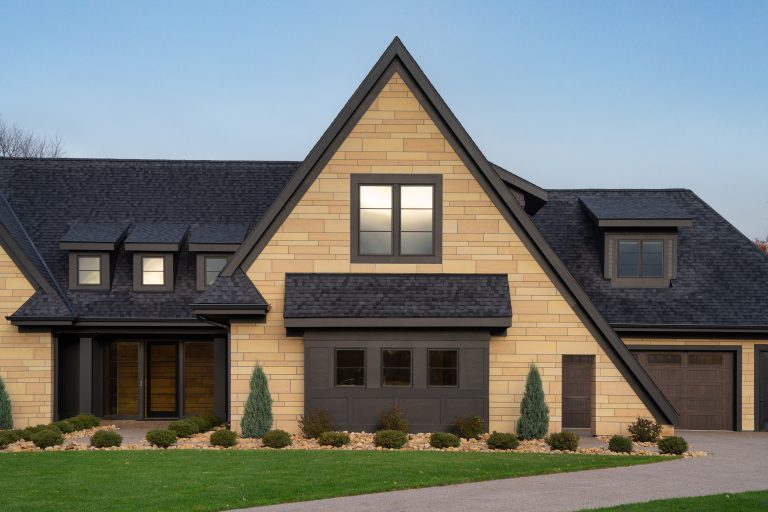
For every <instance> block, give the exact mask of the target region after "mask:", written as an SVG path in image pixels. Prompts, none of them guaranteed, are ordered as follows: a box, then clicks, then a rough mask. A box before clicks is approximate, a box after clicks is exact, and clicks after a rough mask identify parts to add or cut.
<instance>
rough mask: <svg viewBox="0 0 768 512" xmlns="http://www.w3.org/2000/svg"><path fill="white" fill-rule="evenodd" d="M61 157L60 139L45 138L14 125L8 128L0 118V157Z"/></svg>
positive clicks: (62, 144)
mask: <svg viewBox="0 0 768 512" xmlns="http://www.w3.org/2000/svg"><path fill="white" fill-rule="evenodd" d="M63 155H64V142H63V141H62V139H61V137H58V136H56V137H45V136H42V135H38V134H36V133H35V132H33V131H25V130H23V129H21V128H19V127H18V126H16V125H13V126H8V125H7V124H6V123H5V121H4V120H3V118H2V117H0V157H3V156H8V157H22V158H60V157H62V156H63Z"/></svg>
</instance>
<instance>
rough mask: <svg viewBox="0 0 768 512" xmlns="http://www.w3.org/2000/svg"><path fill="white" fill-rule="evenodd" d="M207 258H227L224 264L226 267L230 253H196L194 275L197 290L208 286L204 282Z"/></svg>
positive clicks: (230, 256)
mask: <svg viewBox="0 0 768 512" xmlns="http://www.w3.org/2000/svg"><path fill="white" fill-rule="evenodd" d="M208 258H225V259H226V260H227V263H226V264H224V267H226V266H227V264H228V263H229V260H230V259H231V258H232V254H231V253H220V252H205V253H199V254H197V256H196V257H195V259H196V262H195V266H196V271H195V275H196V281H197V290H198V291H203V290H205V289H206V288H208V285H207V284H206V282H205V273H206V270H205V260H206V259H208Z"/></svg>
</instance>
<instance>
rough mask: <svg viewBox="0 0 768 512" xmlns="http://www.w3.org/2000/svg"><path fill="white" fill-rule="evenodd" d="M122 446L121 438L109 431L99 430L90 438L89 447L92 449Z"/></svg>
mask: <svg viewBox="0 0 768 512" xmlns="http://www.w3.org/2000/svg"><path fill="white" fill-rule="evenodd" d="M121 444H123V436H121V435H120V434H118V433H117V432H112V431H111V430H99V431H98V432H96V433H95V434H93V437H91V446H93V447H94V448H112V447H114V446H120V445H121Z"/></svg>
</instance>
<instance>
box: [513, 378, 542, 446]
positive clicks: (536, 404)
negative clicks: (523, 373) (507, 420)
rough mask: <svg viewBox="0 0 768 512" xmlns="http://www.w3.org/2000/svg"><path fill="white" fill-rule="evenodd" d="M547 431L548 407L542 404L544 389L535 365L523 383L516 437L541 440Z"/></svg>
mask: <svg viewBox="0 0 768 512" xmlns="http://www.w3.org/2000/svg"><path fill="white" fill-rule="evenodd" d="M548 429H549V407H547V404H546V403H545V402H544V388H543V387H542V385H541V376H540V375H539V370H538V368H536V365H535V364H531V369H530V370H529V371H528V378H527V379H526V381H525V394H524V395H523V401H522V402H520V419H519V420H518V421H517V437H519V438H520V439H542V438H543V437H544V436H545V435H547V430H548Z"/></svg>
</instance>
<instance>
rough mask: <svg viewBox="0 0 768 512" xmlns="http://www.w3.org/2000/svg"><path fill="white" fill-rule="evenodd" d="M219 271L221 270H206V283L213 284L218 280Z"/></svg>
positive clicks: (207, 284)
mask: <svg viewBox="0 0 768 512" xmlns="http://www.w3.org/2000/svg"><path fill="white" fill-rule="evenodd" d="M219 272H220V271H218V270H216V271H213V272H206V273H205V285H206V286H210V285H212V284H213V282H214V281H215V280H216V278H217V277H219Z"/></svg>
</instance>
